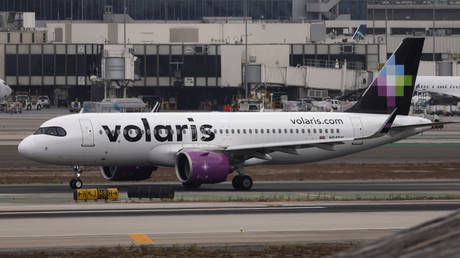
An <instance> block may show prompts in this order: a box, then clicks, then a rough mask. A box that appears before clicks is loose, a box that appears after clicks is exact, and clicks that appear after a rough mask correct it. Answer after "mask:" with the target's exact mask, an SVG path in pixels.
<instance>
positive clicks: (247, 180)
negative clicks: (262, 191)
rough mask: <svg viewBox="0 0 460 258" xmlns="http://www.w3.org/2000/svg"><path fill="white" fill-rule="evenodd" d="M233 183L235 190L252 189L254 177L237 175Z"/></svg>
mask: <svg viewBox="0 0 460 258" xmlns="http://www.w3.org/2000/svg"><path fill="white" fill-rule="evenodd" d="M232 185H233V188H234V189H235V190H245V191H247V190H251V188H252V185H253V183H252V178H251V177H250V176H246V175H244V176H242V175H238V176H235V177H234V178H233V180H232Z"/></svg>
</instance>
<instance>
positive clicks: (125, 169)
mask: <svg viewBox="0 0 460 258" xmlns="http://www.w3.org/2000/svg"><path fill="white" fill-rule="evenodd" d="M156 169H157V168H156V167H136V166H112V167H101V174H102V176H103V177H104V178H105V179H107V180H110V181H138V180H144V179H147V178H150V177H151V176H152V172H153V171H155V170H156Z"/></svg>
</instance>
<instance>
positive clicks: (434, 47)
mask: <svg viewBox="0 0 460 258" xmlns="http://www.w3.org/2000/svg"><path fill="white" fill-rule="evenodd" d="M435 20H436V0H433V29H432V35H431V36H432V37H433V62H434V76H436V59H435V58H436V55H435V52H436V32H435Z"/></svg>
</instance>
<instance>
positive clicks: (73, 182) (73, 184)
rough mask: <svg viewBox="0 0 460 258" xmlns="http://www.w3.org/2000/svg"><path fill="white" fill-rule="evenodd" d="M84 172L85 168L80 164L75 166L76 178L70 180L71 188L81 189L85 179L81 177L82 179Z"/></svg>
mask: <svg viewBox="0 0 460 258" xmlns="http://www.w3.org/2000/svg"><path fill="white" fill-rule="evenodd" d="M82 172H83V170H82V169H81V167H80V166H78V165H75V166H73V173H74V176H75V178H73V179H72V180H70V182H69V186H70V188H71V189H72V190H74V189H80V188H82V187H83V181H81V179H80V177H81V173H82Z"/></svg>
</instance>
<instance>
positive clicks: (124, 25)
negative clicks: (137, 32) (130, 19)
mask: <svg viewBox="0 0 460 258" xmlns="http://www.w3.org/2000/svg"><path fill="white" fill-rule="evenodd" d="M123 44H124V46H125V49H126V0H123Z"/></svg>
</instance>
